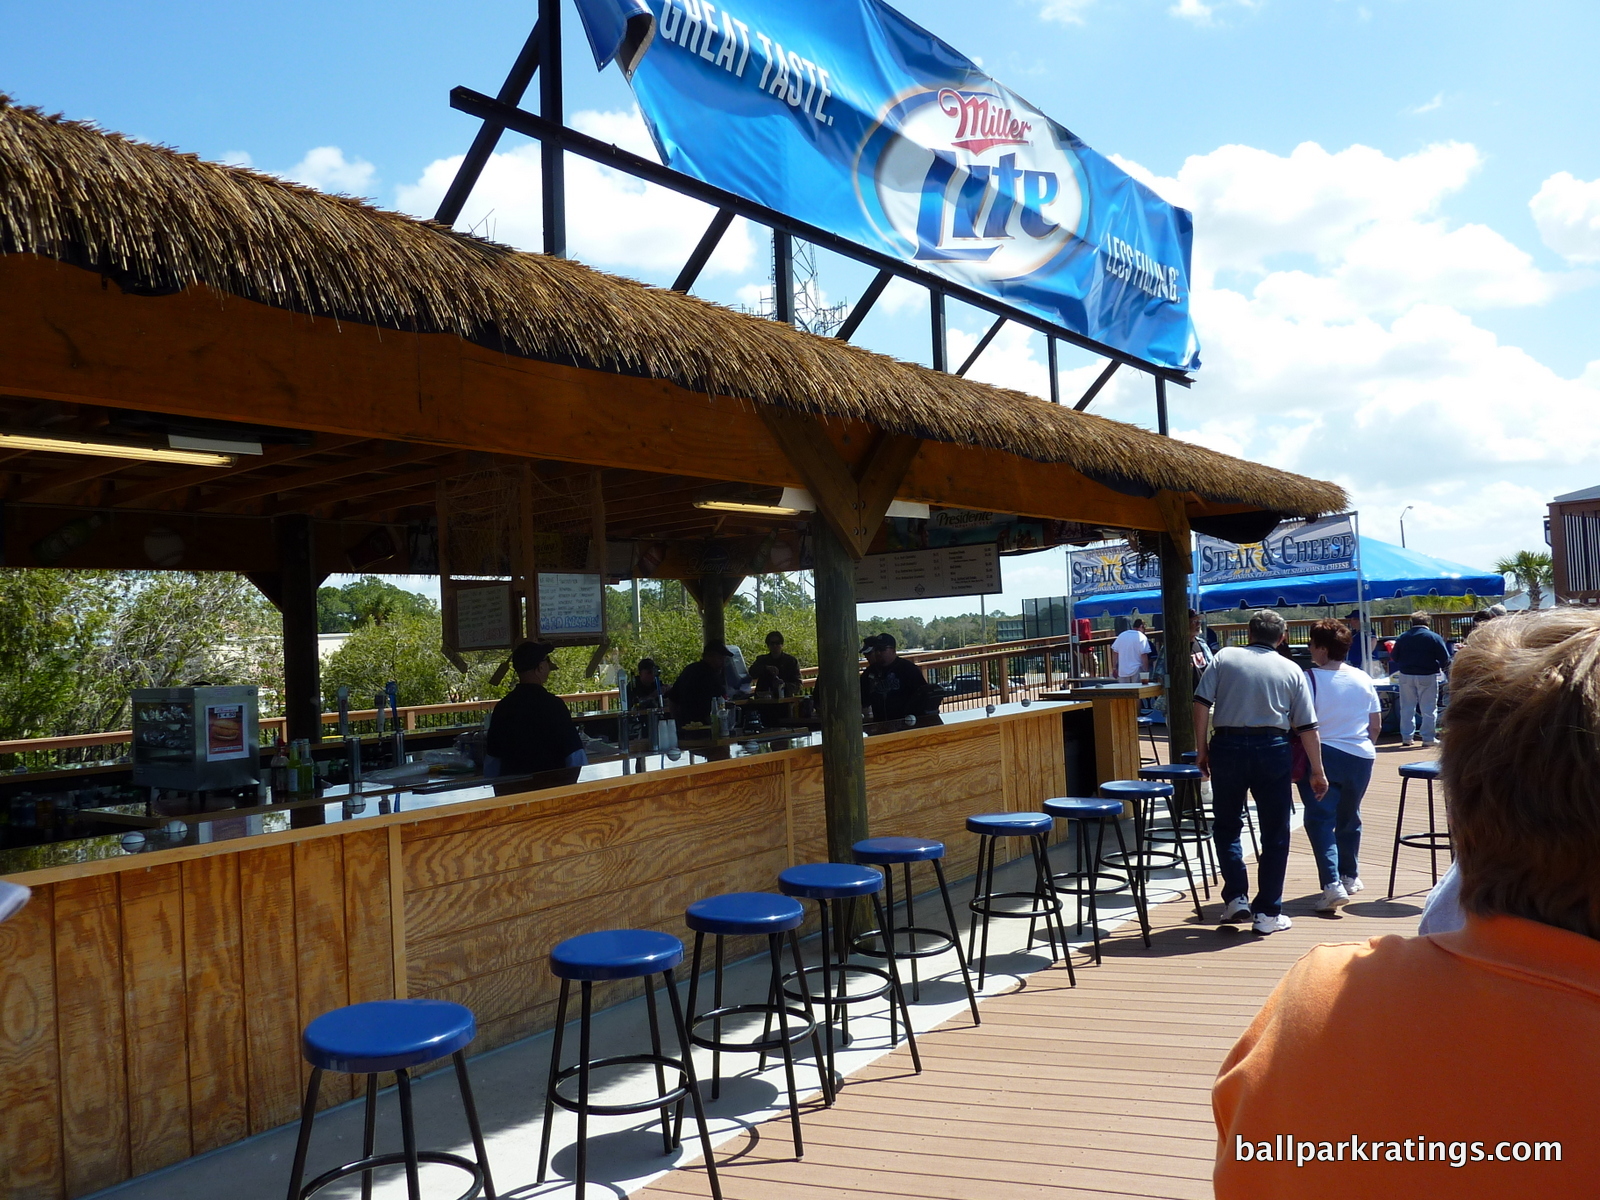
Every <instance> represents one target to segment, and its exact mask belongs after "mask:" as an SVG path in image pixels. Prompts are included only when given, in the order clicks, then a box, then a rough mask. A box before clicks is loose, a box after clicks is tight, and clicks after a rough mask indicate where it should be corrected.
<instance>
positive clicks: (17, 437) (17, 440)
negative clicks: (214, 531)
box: [0, 430, 233, 467]
mask: <svg viewBox="0 0 1600 1200" xmlns="http://www.w3.org/2000/svg"><path fill="white" fill-rule="evenodd" d="M0 450H39V451H42V452H44V453H46V454H81V455H86V456H88V457H91V458H126V459H131V460H133V461H135V462H161V463H175V464H178V465H180V466H186V467H231V466H233V455H231V454H219V453H217V452H216V451H213V450H186V449H181V448H178V447H175V446H152V445H148V444H144V445H141V444H139V443H136V442H117V441H111V440H109V439H105V438H91V437H63V436H58V435H55V434H43V433H29V432H24V431H21V430H0Z"/></svg>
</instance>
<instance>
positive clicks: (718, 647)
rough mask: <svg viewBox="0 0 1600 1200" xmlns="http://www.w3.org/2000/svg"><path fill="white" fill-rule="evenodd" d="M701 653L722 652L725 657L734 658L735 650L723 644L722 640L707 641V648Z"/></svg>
mask: <svg viewBox="0 0 1600 1200" xmlns="http://www.w3.org/2000/svg"><path fill="white" fill-rule="evenodd" d="M700 653H701V654H720V655H722V656H723V657H724V658H732V657H733V651H732V650H729V649H728V648H727V646H725V645H723V644H722V643H721V642H707V643H706V644H705V648H704V649H703V650H701V651H700Z"/></svg>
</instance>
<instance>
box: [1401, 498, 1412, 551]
mask: <svg viewBox="0 0 1600 1200" xmlns="http://www.w3.org/2000/svg"><path fill="white" fill-rule="evenodd" d="M1415 507H1416V505H1414V504H1408V505H1406V506H1405V509H1404V511H1402V512H1401V514H1400V549H1402V550H1404V549H1405V548H1406V513H1408V512H1410V511H1411V510H1412V509H1413V508H1415Z"/></svg>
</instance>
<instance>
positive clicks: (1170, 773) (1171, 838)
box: [1139, 763, 1220, 900]
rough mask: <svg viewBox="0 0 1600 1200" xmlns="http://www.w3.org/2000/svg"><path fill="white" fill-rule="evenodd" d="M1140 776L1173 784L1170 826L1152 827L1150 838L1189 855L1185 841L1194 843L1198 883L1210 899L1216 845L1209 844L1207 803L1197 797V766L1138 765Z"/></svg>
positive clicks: (1179, 764) (1216, 872)
mask: <svg viewBox="0 0 1600 1200" xmlns="http://www.w3.org/2000/svg"><path fill="white" fill-rule="evenodd" d="M1139 778H1140V779H1158V780H1160V781H1161V782H1163V783H1170V784H1171V785H1172V804H1171V805H1170V808H1171V810H1172V814H1173V815H1172V820H1173V826H1172V828H1170V829H1152V830H1151V831H1150V837H1151V839H1152V840H1153V841H1155V842H1161V843H1165V844H1167V845H1171V846H1174V847H1175V848H1176V849H1177V850H1178V852H1179V853H1181V854H1183V856H1184V857H1185V858H1186V859H1187V858H1188V850H1187V847H1188V844H1189V843H1191V842H1192V843H1193V844H1194V855H1195V860H1196V863H1197V865H1198V866H1199V868H1200V883H1201V886H1202V888H1203V889H1204V890H1205V894H1206V899H1207V900H1209V899H1211V879H1212V876H1214V875H1217V874H1220V869H1219V868H1217V867H1215V866H1214V864H1213V863H1212V862H1210V861H1209V860H1210V859H1211V858H1212V857H1213V855H1214V850H1215V848H1214V847H1212V845H1211V825H1210V822H1209V821H1207V819H1206V806H1205V803H1204V801H1202V800H1201V798H1200V768H1199V767H1197V766H1195V765H1194V764H1193V763H1173V764H1171V765H1170V766H1165V767H1159V766H1158V767H1140V768H1139Z"/></svg>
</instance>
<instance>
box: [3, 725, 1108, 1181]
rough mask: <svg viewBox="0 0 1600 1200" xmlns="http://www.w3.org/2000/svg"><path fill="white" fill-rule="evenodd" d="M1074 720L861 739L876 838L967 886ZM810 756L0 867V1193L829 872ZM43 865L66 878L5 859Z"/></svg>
mask: <svg viewBox="0 0 1600 1200" xmlns="http://www.w3.org/2000/svg"><path fill="white" fill-rule="evenodd" d="M1084 707H1085V706H1084V705H1082V704H1035V705H1033V706H1032V707H1031V708H1024V707H1022V706H1020V705H1008V706H1005V707H1004V708H1003V709H1002V710H1001V711H998V712H997V713H995V714H994V715H993V716H986V715H985V714H984V713H983V712H982V711H981V710H980V711H976V712H972V713H954V714H951V715H950V716H948V717H946V718H945V719H944V723H942V724H939V725H933V726H929V727H919V728H912V729H897V730H895V731H887V732H881V733H879V734H877V735H876V736H872V737H869V739H868V741H867V745H866V756H867V759H866V761H867V795H868V802H869V806H870V812H871V828H872V832H873V833H874V834H875V835H880V834H917V835H923V836H931V837H937V838H941V839H943V840H944V841H945V842H946V843H947V845H948V846H949V858H948V860H947V861H948V863H949V872H950V875H951V877H952V878H960V877H962V876H964V875H968V874H970V873H971V872H972V870H973V864H974V854H975V847H974V845H973V841H974V839H973V838H972V837H971V836H970V835H969V834H967V833H966V832H965V829H964V820H965V818H966V817H967V816H968V815H969V814H972V813H977V812H985V811H1001V810H1009V811H1018V810H1024V809H1033V808H1037V807H1038V806H1039V803H1040V801H1042V800H1043V799H1045V798H1046V797H1048V796H1052V795H1061V794H1063V792H1064V791H1065V790H1066V779H1065V767H1064V754H1063V714H1064V713H1068V712H1071V711H1072V710H1074V709H1083V708H1084ZM1074 715H1077V714H1074ZM883 728H884V727H875V729H883ZM813 741H814V739H813V738H809V737H808V738H805V739H803V742H804V744H800V745H796V746H792V747H790V748H787V749H767V750H764V751H762V752H759V753H754V754H749V755H742V754H740V752H739V750H738V749H737V748H735V749H734V750H732V751H728V752H726V753H731V754H732V755H733V756H732V757H729V758H727V759H726V760H725V761H711V762H704V761H701V762H692V763H691V762H688V761H687V756H686V758H685V760H684V761H683V763H682V764H681V765H676V766H671V767H668V768H667V769H660V770H649V771H646V772H645V773H643V774H630V775H622V774H620V773H618V772H619V770H620V768H618V767H617V766H616V765H615V764H613V765H612V766H611V768H609V770H607V769H603V768H586V769H585V777H584V778H583V779H582V780H581V781H580V782H577V783H572V784H567V785H565V786H560V787H552V788H548V789H545V790H539V791H530V792H524V793H521V794H517V795H505V796H494V795H490V794H487V793H488V789H487V788H484V789H480V790H479V792H478V793H470V792H469V793H457V794H456V796H455V798H452V799H448V800H441V799H440V798H439V797H429V796H417V797H413V796H411V795H402V796H401V797H400V800H399V803H400V806H401V811H398V812H378V811H375V810H376V809H378V808H379V807H380V806H379V805H378V803H377V802H376V801H374V800H370V799H369V800H368V801H367V809H368V811H367V812H366V813H364V814H361V815H359V816H351V817H350V818H348V819H345V816H344V813H343V809H342V808H341V805H340V802H339V801H338V800H337V799H335V800H334V801H333V802H332V803H331V804H330V805H328V806H327V809H326V813H327V823H325V824H317V825H311V826H307V827H303V828H293V827H289V822H288V817H287V814H277V817H278V824H279V825H281V827H278V828H273V822H272V821H270V820H268V819H266V818H262V817H256V818H253V819H251V818H240V817H236V818H227V819H225V820H223V821H218V822H213V823H211V826H212V829H211V833H210V835H209V836H211V837H213V838H214V839H215V840H211V841H207V842H201V843H197V844H195V843H192V839H193V838H194V837H195V836H197V835H196V834H194V833H191V834H189V835H188V837H189V838H190V839H191V843H190V844H182V845H174V846H172V847H170V848H166V849H154V850H150V849H146V850H144V852H141V853H126V852H124V851H123V850H122V849H121V843H120V840H119V839H118V838H116V837H114V836H113V837H109V838H99V839H90V840H89V841H87V842H84V843H67V844H63V845H62V846H59V847H40V848H37V852H35V851H7V852H4V853H0V870H9V871H11V872H13V873H11V874H8V875H6V876H5V878H8V879H11V880H13V881H15V882H17V883H23V884H27V885H28V886H30V887H32V888H33V889H34V894H33V899H32V902H31V903H30V904H29V905H28V906H27V907H26V908H25V909H23V910H22V912H21V913H20V914H19V915H18V916H16V917H15V918H13V919H12V920H11V921H9V922H7V923H5V924H3V925H0V971H3V979H0V1112H3V1113H4V1114H5V1119H4V1120H3V1121H0V1194H3V1195H5V1196H7V1197H13V1198H20V1197H73V1196H79V1195H83V1194H85V1193H87V1192H91V1191H94V1190H96V1189H98V1188H103V1187H106V1186H108V1185H110V1184H113V1183H116V1182H118V1181H120V1180H123V1179H126V1178H128V1177H130V1176H133V1175H138V1174H142V1173H144V1172H146V1171H151V1170H155V1169H156V1168H158V1167H162V1166H165V1165H167V1164H169V1163H173V1162H177V1161H179V1160H181V1159H183V1158H187V1157H189V1156H190V1155H193V1154H199V1153H202V1152H204V1151H207V1150H211V1149H214V1148H216V1147H218V1146H223V1145H226V1144H228V1143H230V1142H234V1141H237V1140H239V1139H241V1138H244V1137H247V1136H249V1135H251V1134H255V1133H260V1132H262V1131H263V1130H267V1129H271V1128H274V1127H276V1126H279V1125H283V1124H285V1123H288V1122H290V1121H293V1120H294V1119H295V1118H296V1116H297V1113H298V1106H299V1104H300V1103H301V1099H302V1094H303V1087H304V1083H305V1078H306V1075H307V1073H308V1069H307V1068H306V1066H305V1065H304V1063H303V1061H302V1059H301V1056H300V1050H299V1035H300V1030H301V1029H302V1027H303V1026H304V1025H305V1024H306V1022H308V1021H309V1020H311V1019H312V1018H313V1017H315V1016H317V1015H318V1014H319V1013H322V1012H325V1011H327V1010H328V1009H331V1008H336V1007H339V1006H340V1005H344V1004H351V1003H356V1002H359V1001H365V1000H375V999H380V998H385V997H391V996H432V997H439V998H444V999H450V1000H456V1001H459V1002H461V1003H463V1004H466V1005H468V1006H469V1007H471V1008H472V1010H473V1011H474V1012H475V1013H476V1015H477V1018H478V1027H479V1031H480V1032H479V1036H478V1040H477V1042H476V1043H474V1047H473V1048H474V1050H475V1051H479V1052H481V1051H484V1050H488V1049H491V1048H493V1047H495V1046H500V1045H504V1044H505V1043H507V1042H510V1041H513V1040H515V1039H517V1038H521V1037H526V1036H528V1035H529V1034H533V1033H537V1032H539V1031H540V1030H543V1029H546V1028H548V1026H549V1025H550V1023H551V1021H552V1020H553V1017H554V1012H553V1009H554V1000H555V987H554V985H553V981H552V980H551V977H550V974H549V971H548V969H547V967H546V955H547V954H548V952H549V949H550V947H551V946H553V945H554V944H555V943H556V942H557V941H559V940H561V939H562V938H565V937H568V936H570V935H572V934H576V933H581V932H585V931H588V930H593V929H601V928H607V927H617V926H639V927H645V928H657V929H663V930H666V931H669V932H671V933H674V934H678V935H682V934H683V932H684V927H683V923H682V914H683V910H684V908H685V907H686V906H687V905H688V904H689V903H690V902H691V901H693V900H695V899H698V898H700V897H702V896H706V895H711V894H714V893H718V892H728V891H741V890H751V891H758V890H770V889H772V888H773V887H774V881H775V877H776V876H777V874H778V872H779V871H781V870H782V869H783V868H785V867H786V866H788V865H790V864H791V863H797V862H805V861H809V860H817V859H822V858H825V857H826V854H827V851H826V840H825V833H824V820H823V806H822V783H821V779H822V757H821V750H820V747H819V746H817V745H815V744H810V743H811V742H813ZM660 761H662V760H661V759H660V756H659V755H653V756H651V762H652V764H654V763H657V762H660ZM590 775H600V776H602V777H600V778H588V776H590ZM504 787H505V785H502V788H504ZM474 796H476V798H472V797H474ZM463 797H466V798H463ZM413 806H415V807H413ZM381 807H383V808H389V807H390V805H389V804H384V805H382V806H381ZM251 820H253V821H254V822H255V824H254V825H251V824H250V821H251ZM257 830H260V832H257ZM52 853H53V854H54V855H55V856H56V857H57V858H58V859H66V858H70V857H74V856H76V857H78V858H80V859H82V860H83V861H71V862H68V861H62V862H60V864H59V865H46V866H38V867H37V868H36V869H20V868H19V866H18V864H19V862H22V863H24V864H25V865H30V866H31V865H33V864H34V863H35V862H36V861H37V859H38V858H40V857H48V856H49V854H52ZM19 855H22V856H26V855H32V856H33V857H32V858H24V859H19V857H18V856H19ZM96 856H101V857H96ZM355 1082H356V1081H355V1080H353V1079H352V1080H348V1081H347V1080H344V1079H343V1078H340V1079H338V1080H336V1083H337V1084H338V1085H340V1086H342V1087H349V1086H352V1085H354V1083H355ZM330 1091H332V1093H333V1094H330ZM323 1093H324V1097H325V1098H326V1100H327V1102H329V1103H334V1102H338V1101H341V1100H344V1099H349V1098H351V1096H352V1095H353V1091H351V1090H345V1091H342V1092H341V1091H340V1090H339V1088H338V1087H336V1088H334V1089H329V1088H328V1087H327V1086H326V1085H325V1086H324V1089H323Z"/></svg>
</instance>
